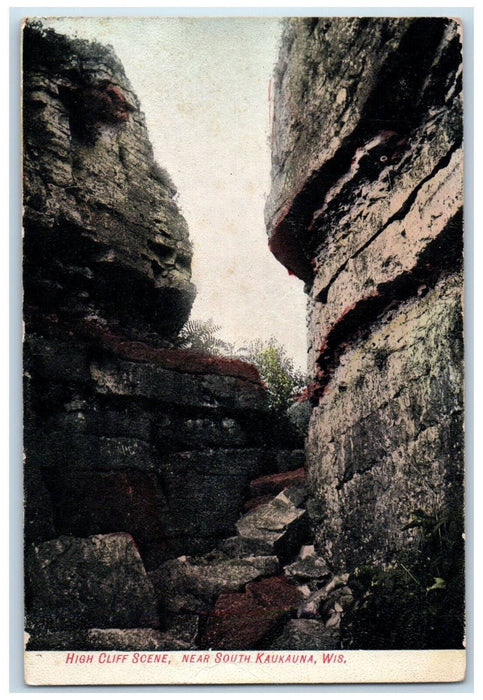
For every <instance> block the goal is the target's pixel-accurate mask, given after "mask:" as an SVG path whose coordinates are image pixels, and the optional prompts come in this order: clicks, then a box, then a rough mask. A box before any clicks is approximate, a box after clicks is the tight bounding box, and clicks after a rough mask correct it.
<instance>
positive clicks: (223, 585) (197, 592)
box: [150, 551, 279, 612]
mask: <svg viewBox="0 0 483 700" xmlns="http://www.w3.org/2000/svg"><path fill="white" fill-rule="evenodd" d="M278 569H279V562H278V559H277V558H276V557H274V556H251V557H244V558H230V557H228V556H226V555H225V554H223V553H222V552H217V551H213V552H211V553H210V554H208V555H206V556H204V557H180V558H178V559H174V560H170V561H166V562H164V563H163V564H161V566H160V567H158V568H157V569H156V570H155V571H152V572H151V573H150V579H151V581H152V583H153V586H154V589H155V591H156V593H157V595H158V598H159V600H160V601H161V603H162V605H163V606H164V607H165V608H166V609H167V610H169V611H170V612H179V611H180V610H182V611H187V610H191V611H194V612H205V611H207V610H209V609H210V607H211V605H212V604H213V602H214V600H215V599H216V597H217V596H218V595H219V594H220V593H227V592H235V591H240V590H242V589H243V588H244V587H245V585H246V584H247V583H249V582H250V581H255V580H257V579H258V578H261V577H264V576H271V575H273V574H275V573H277V572H278Z"/></svg>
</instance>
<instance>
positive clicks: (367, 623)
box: [342, 509, 464, 649]
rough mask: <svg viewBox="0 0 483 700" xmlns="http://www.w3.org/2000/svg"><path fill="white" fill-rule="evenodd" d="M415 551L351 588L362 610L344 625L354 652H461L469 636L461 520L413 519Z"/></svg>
mask: <svg viewBox="0 0 483 700" xmlns="http://www.w3.org/2000/svg"><path fill="white" fill-rule="evenodd" d="M402 530H414V535H415V541H414V546H413V548H412V549H408V550H406V552H404V553H403V554H400V555H398V557H397V559H396V560H395V561H394V563H393V564H392V565H391V566H390V567H387V568H383V567H377V566H367V567H363V568H361V569H359V570H357V571H356V572H355V574H354V576H353V579H352V580H351V581H350V582H349V585H350V586H351V587H352V589H353V591H354V592H355V593H356V598H357V604H356V606H355V608H354V609H353V611H352V612H351V613H350V614H349V615H347V616H346V617H345V619H344V621H343V628H342V635H343V639H344V646H345V647H346V648H352V649H458V648H461V647H462V642H463V635H464V543H463V539H462V522H461V518H459V517H456V515H455V514H453V517H449V515H448V513H444V514H442V515H441V514H439V515H432V514H429V513H426V512H425V511H423V510H422V509H419V510H417V511H415V512H413V513H411V517H410V520H409V522H408V524H407V525H405V526H404V527H403V528H402Z"/></svg>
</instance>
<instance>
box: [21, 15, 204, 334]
mask: <svg viewBox="0 0 483 700" xmlns="http://www.w3.org/2000/svg"><path fill="white" fill-rule="evenodd" d="M23 49H24V84H23V95H24V101H23V110H24V111H23V136H24V142H23V145H24V188H25V189H24V205H25V215H24V227H25V246H24V248H25V272H26V275H25V300H26V305H27V308H28V307H29V306H30V305H32V306H34V307H36V313H37V314H39V313H40V314H49V313H55V314H56V315H57V316H59V317H62V316H66V317H68V318H71V316H72V312H73V311H75V313H76V316H77V317H78V318H79V317H95V316H97V317H99V318H103V319H109V320H110V321H111V322H120V323H121V324H122V327H123V328H124V331H125V332H126V333H128V334H129V335H131V336H132V337H137V336H139V335H141V337H146V329H147V328H149V331H150V332H151V334H152V336H153V338H155V337H156V338H158V339H159V340H162V338H164V337H166V336H169V335H172V334H173V333H176V331H177V330H178V329H179V328H180V327H181V326H182V324H183V323H184V321H185V320H186V319H187V317H188V314H189V311H190V308H191V304H192V302H193V300H194V294H195V292H194V287H193V285H192V284H191V282H190V277H191V269H190V265H191V256H192V249H191V243H190V241H189V238H188V229H187V225H186V222H185V220H184V219H183V217H182V216H181V214H180V212H179V210H178V207H177V205H176V204H175V201H174V199H173V197H174V195H175V193H176V190H175V188H174V186H173V184H172V182H171V180H170V178H169V176H168V175H167V173H166V172H165V171H164V170H162V169H161V168H160V167H159V166H158V165H157V164H156V163H155V162H154V160H153V154H152V148H151V144H150V142H149V139H148V135H147V131H146V125H145V121H144V116H143V114H142V113H141V111H140V106H139V102H138V100H137V97H136V95H135V94H134V93H133V90H132V87H131V85H130V83H129V81H128V80H127V78H126V76H125V74H124V70H123V68H122V66H121V65H120V63H119V61H118V60H117V58H116V56H115V55H114V54H113V53H112V51H111V50H110V49H107V48H105V47H103V46H101V45H99V44H96V43H88V42H86V41H81V40H71V39H67V38H66V37H63V36H60V35H58V34H56V33H55V32H53V30H47V31H45V30H43V29H41V28H38V27H35V26H32V24H27V26H26V27H25V29H24V35H23Z"/></svg>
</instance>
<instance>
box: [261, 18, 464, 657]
mask: <svg viewBox="0 0 483 700" xmlns="http://www.w3.org/2000/svg"><path fill="white" fill-rule="evenodd" d="M462 156H463V150H462V44H461V26H460V24H459V22H458V21H457V20H453V19H447V18H410V17H408V18H367V17H366V18H295V19H290V20H287V22H286V24H285V31H284V36H283V39H282V47H281V52H280V57H279V62H278V66H277V68H276V73H275V86H274V124H273V134H272V190H271V193H270V196H269V200H268V202H267V207H266V219H267V227H268V233H269V243H270V247H271V250H272V252H273V254H274V255H275V256H276V257H277V258H278V260H279V261H280V262H281V263H282V264H284V265H285V266H286V267H288V268H289V270H291V271H292V272H293V273H295V274H296V275H298V276H299V277H300V278H301V279H303V280H304V281H305V283H306V287H305V290H306V292H307V294H308V296H309V312H308V326H309V352H308V371H309V374H310V375H311V383H310V385H309V386H308V388H307V391H306V394H305V399H306V400H308V401H310V402H311V404H312V406H313V410H312V413H311V417H310V424H309V433H308V440H307V446H306V452H307V461H308V465H307V470H308V472H307V482H308V489H309V493H310V498H309V502H308V506H307V507H308V513H309V517H310V521H311V525H312V527H313V529H314V531H315V536H316V544H317V549H318V551H319V553H320V554H321V555H322V556H324V557H325V558H326V559H327V562H328V563H329V565H330V566H331V567H333V568H335V569H336V570H339V571H347V570H353V569H354V568H355V567H360V566H367V565H382V566H388V565H389V566H399V564H398V563H397V562H399V561H401V557H402V561H403V563H404V561H405V562H406V564H405V565H406V568H408V566H409V569H411V566H413V565H414V566H417V567H419V568H418V570H420V571H421V572H424V576H425V577H426V578H425V579H424V580H425V584H424V585H423V587H422V590H423V597H424V595H425V586H426V587H428V588H429V587H430V585H431V584H432V583H433V581H434V578H433V577H435V576H438V574H437V571H438V570H439V569H440V570H444V574H439V575H440V576H443V577H444V578H445V586H446V585H447V586H448V590H447V595H448V599H451V600H452V605H453V613H454V611H455V610H457V612H456V616H455V617H454V618H453V622H452V624H454V625H455V627H457V628H458V629H459V633H458V634H459V635H460V636H459V639H460V641H459V642H458V644H460V643H461V639H462V622H461V620H462V613H461V609H462V605H463V576H462V556H463V542H462V532H463V529H464V528H463V502H464V491H463V454H464V446H463V445H464V437H463V337H462V326H463V324H462V290H463V287H462V284H463V283H462V267H463V261H462V253H463V228H462V194H463V187H462V177H463V163H462ZM428 523H433V528H436V530H438V532H439V534H440V540H439V543H438V542H436V541H433V540H432V537H433V535H432V532H433V533H434V532H436V530H434V529H433V531H431V528H430V527H429V525H428ZM438 528H439V529H438ZM421 543H423V544H421ZM430 543H431V546H430ZM440 543H443V544H442V545H441V544H440ZM431 547H432V551H431V552H430V551H429V550H430V549H431ZM423 550H424V552H425V557H426V558H425V559H424V561H423V558H422V552H423ZM410 552H412V554H410ZM406 557H408V558H406ZM411 557H412V558H411ZM428 561H429V562H432V566H433V569H432V570H431V565H430V564H428ZM441 567H442V568H441ZM399 570H400V571H401V572H402V574H403V575H406V574H404V571H403V569H402V568H400V569H399ZM421 575H422V576H423V573H422V574H421ZM408 580H409V579H408ZM450 580H452V583H450ZM450 589H451V590H450ZM375 607H376V608H377V604H376V605H375ZM403 624H404V623H403ZM455 637H457V634H456V635H454V636H452V637H451V639H452V640H454V639H455ZM399 641H400V640H399ZM433 642H434V639H433ZM394 643H396V644H397V643H398V642H394ZM412 643H414V640H413V642H412ZM417 643H418V642H416V644H417ZM437 643H438V644H443V645H444V632H443V633H442V636H441V638H440V639H439V641H438V642H437ZM451 643H453V642H451Z"/></svg>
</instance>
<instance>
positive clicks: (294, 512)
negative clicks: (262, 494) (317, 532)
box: [236, 492, 307, 561]
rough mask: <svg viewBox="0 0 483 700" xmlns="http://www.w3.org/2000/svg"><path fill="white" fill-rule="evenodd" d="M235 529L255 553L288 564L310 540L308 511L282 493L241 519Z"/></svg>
mask: <svg viewBox="0 0 483 700" xmlns="http://www.w3.org/2000/svg"><path fill="white" fill-rule="evenodd" d="M236 529H237V531H238V534H239V536H240V537H241V538H242V540H243V541H244V543H245V544H246V546H247V547H249V548H251V550H252V551H253V552H254V553H257V554H275V555H276V556H277V557H279V559H281V560H282V561H287V559H288V558H289V557H290V556H291V555H292V554H293V553H294V552H296V551H298V549H299V548H300V545H301V544H302V542H303V541H304V539H305V537H306V536H307V520H306V511H305V510H304V509H302V508H297V507H296V506H295V505H293V503H292V501H291V500H290V499H289V498H288V497H287V496H286V495H285V493H284V492H282V493H281V494H279V496H277V497H276V498H274V499H273V500H272V501H270V503H268V504H267V505H262V506H260V507H259V508H256V509H255V510H252V511H250V512H249V513H247V514H246V515H244V516H243V517H242V518H240V520H238V522H237V524H236Z"/></svg>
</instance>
